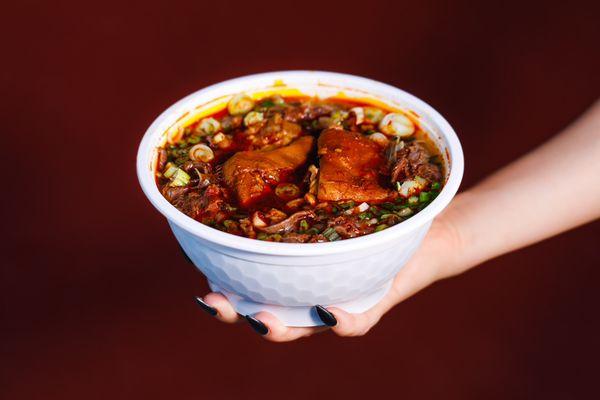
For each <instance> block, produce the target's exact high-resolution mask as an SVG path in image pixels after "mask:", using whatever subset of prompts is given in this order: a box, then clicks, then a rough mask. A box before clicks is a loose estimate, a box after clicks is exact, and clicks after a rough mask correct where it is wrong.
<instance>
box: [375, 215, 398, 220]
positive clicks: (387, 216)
mask: <svg viewBox="0 0 600 400" xmlns="http://www.w3.org/2000/svg"><path fill="white" fill-rule="evenodd" d="M395 215H396V214H383V215H382V216H381V217H379V219H386V218H389V217H394V216H395Z"/></svg>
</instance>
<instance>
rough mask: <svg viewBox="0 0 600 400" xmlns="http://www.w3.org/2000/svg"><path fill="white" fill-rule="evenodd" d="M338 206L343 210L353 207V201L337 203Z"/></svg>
mask: <svg viewBox="0 0 600 400" xmlns="http://www.w3.org/2000/svg"><path fill="white" fill-rule="evenodd" d="M338 206H340V207H342V208H343V209H344V210H347V209H349V208H352V207H354V201H352V200H349V201H346V202H343V203H338Z"/></svg>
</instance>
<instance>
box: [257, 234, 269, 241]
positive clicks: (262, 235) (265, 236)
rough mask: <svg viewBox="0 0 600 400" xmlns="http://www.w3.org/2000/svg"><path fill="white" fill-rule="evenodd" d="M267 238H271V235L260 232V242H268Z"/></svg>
mask: <svg viewBox="0 0 600 400" xmlns="http://www.w3.org/2000/svg"><path fill="white" fill-rule="evenodd" d="M267 237H269V235H267V234H266V233H264V232H260V233H259V234H258V235H257V236H256V238H257V239H258V240H266V239H267Z"/></svg>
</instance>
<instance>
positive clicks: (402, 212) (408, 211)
mask: <svg viewBox="0 0 600 400" xmlns="http://www.w3.org/2000/svg"><path fill="white" fill-rule="evenodd" d="M412 213H413V210H411V209H410V208H408V207H406V208H404V209H402V210H400V211H398V215H399V216H400V217H403V218H404V217H408V216H409V215H411V214H412Z"/></svg>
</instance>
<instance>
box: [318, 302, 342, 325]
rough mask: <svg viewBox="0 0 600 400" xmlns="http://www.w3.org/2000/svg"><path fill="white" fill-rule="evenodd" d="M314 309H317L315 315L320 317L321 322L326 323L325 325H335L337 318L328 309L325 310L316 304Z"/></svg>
mask: <svg viewBox="0 0 600 400" xmlns="http://www.w3.org/2000/svg"><path fill="white" fill-rule="evenodd" d="M315 309H316V310H317V315H319V318H321V321H323V323H324V324H325V325H327V326H336V325H337V319H335V317H334V316H333V314H332V313H330V312H329V311H327V309H325V307H323V306H319V305H316V306H315Z"/></svg>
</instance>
